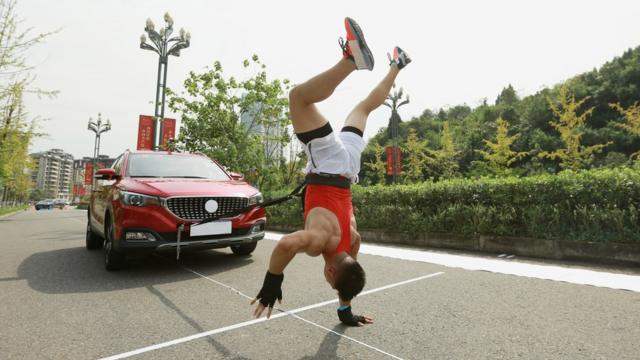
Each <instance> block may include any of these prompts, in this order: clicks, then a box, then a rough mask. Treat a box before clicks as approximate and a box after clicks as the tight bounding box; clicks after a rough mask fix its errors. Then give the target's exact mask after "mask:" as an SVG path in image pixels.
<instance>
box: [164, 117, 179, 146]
mask: <svg viewBox="0 0 640 360" xmlns="http://www.w3.org/2000/svg"><path fill="white" fill-rule="evenodd" d="M175 138H176V119H168V118H164V120H162V146H161V148H162V149H163V150H167V144H168V143H169V140H173V139H175Z"/></svg>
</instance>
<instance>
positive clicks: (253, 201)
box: [248, 193, 264, 206]
mask: <svg viewBox="0 0 640 360" xmlns="http://www.w3.org/2000/svg"><path fill="white" fill-rule="evenodd" d="M263 201H264V197H263V196H262V193H257V194H255V195H253V196H251V197H250V198H249V204H248V205H249V206H251V205H258V204H262V202H263Z"/></svg>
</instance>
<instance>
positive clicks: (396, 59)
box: [387, 46, 411, 69]
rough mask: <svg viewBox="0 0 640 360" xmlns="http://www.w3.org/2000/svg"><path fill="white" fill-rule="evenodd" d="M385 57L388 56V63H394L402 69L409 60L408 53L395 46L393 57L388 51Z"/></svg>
mask: <svg viewBox="0 0 640 360" xmlns="http://www.w3.org/2000/svg"><path fill="white" fill-rule="evenodd" d="M387 57H388V58H389V65H393V64H396V65H397V66H398V69H402V68H403V67H405V66H407V65H408V64H409V63H410V62H411V58H410V57H409V54H407V53H406V52H404V50H402V49H400V48H399V47H397V46H396V47H395V48H393V57H392V56H391V54H389V53H387Z"/></svg>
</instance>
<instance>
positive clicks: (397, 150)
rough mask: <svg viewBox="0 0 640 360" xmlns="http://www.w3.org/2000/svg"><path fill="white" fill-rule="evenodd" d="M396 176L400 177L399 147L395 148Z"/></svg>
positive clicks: (400, 156) (400, 152) (400, 159)
mask: <svg viewBox="0 0 640 360" xmlns="http://www.w3.org/2000/svg"><path fill="white" fill-rule="evenodd" d="M396 160H397V162H396V175H402V151H400V147H397V148H396Z"/></svg>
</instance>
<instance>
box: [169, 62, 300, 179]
mask: <svg viewBox="0 0 640 360" xmlns="http://www.w3.org/2000/svg"><path fill="white" fill-rule="evenodd" d="M252 64H253V65H254V66H257V67H258V68H259V70H258V71H257V73H255V75H253V76H251V77H250V78H248V79H246V80H243V81H238V80H236V79H235V78H234V77H229V78H225V76H224V73H223V69H222V65H221V64H220V62H218V61H216V62H214V65H213V68H207V70H206V71H205V72H204V73H202V74H196V73H194V72H190V73H189V77H188V78H187V79H186V80H185V81H184V92H183V93H182V94H180V95H178V94H176V93H174V92H173V91H172V90H171V89H168V91H167V94H168V95H169V102H168V103H169V107H170V108H171V109H172V110H173V111H176V112H178V113H180V115H181V119H182V125H181V128H180V135H179V137H178V139H177V145H176V146H177V148H178V149H180V150H187V151H192V152H202V153H204V154H206V155H208V156H210V157H211V158H213V159H216V160H217V161H219V162H221V163H222V164H223V165H224V166H226V167H228V168H229V169H232V170H233V171H238V172H241V173H244V174H247V175H248V178H249V180H250V181H252V182H253V183H254V184H256V185H257V186H258V187H261V186H262V185H265V184H270V183H273V180H274V179H273V177H274V171H276V170H275V169H277V168H278V167H279V166H280V160H281V159H282V157H283V154H282V153H276V152H274V151H273V150H272V149H274V148H283V147H284V146H285V145H286V144H287V143H288V142H289V140H290V139H289V135H288V134H287V132H286V131H284V129H286V127H287V126H288V125H289V119H288V116H287V115H288V114H287V109H288V99H287V97H286V96H285V92H286V91H287V90H288V89H289V81H288V80H282V81H281V80H269V79H268V78H267V73H266V70H265V69H266V66H265V65H263V64H262V63H261V62H260V60H259V59H258V56H257V55H253V57H252V59H251V61H249V60H245V61H244V62H243V66H244V67H245V68H249V67H250V66H251V65H252ZM243 117H244V121H241V120H242V119H243ZM276 129H280V130H279V131H277V130H276Z"/></svg>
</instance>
